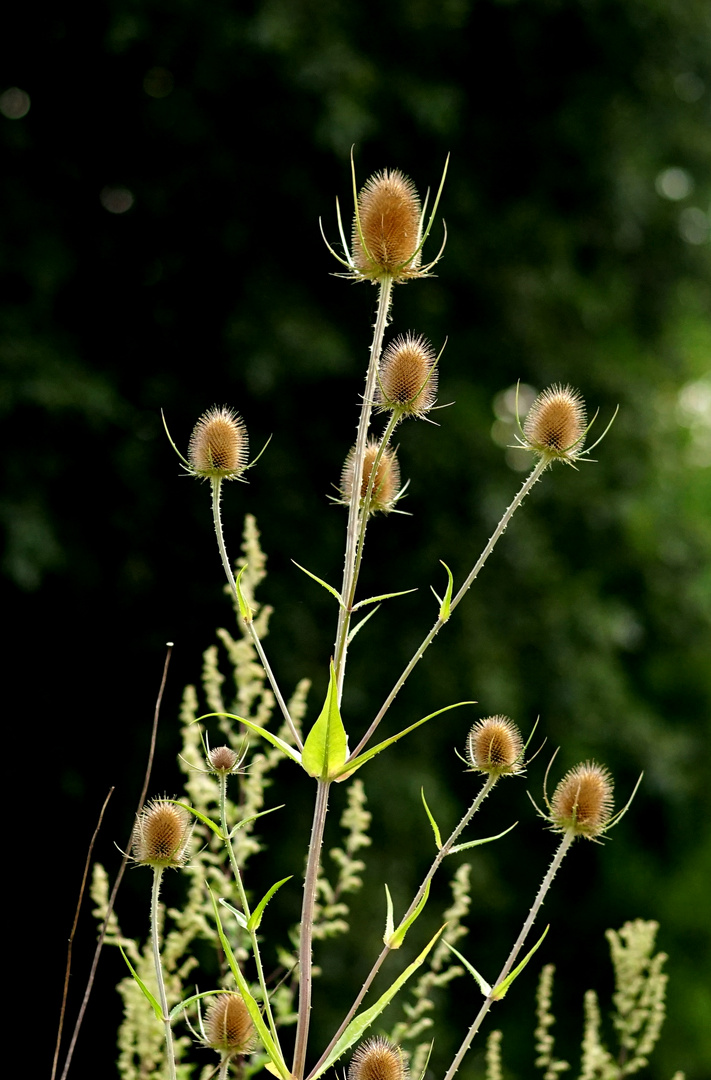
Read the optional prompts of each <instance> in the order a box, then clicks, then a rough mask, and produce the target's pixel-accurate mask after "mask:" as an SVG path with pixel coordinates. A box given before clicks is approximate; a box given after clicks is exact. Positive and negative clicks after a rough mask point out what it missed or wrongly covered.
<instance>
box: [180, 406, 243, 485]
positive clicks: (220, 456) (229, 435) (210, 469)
mask: <svg viewBox="0 0 711 1080" xmlns="http://www.w3.org/2000/svg"><path fill="white" fill-rule="evenodd" d="M248 457H249V441H248V437H247V428H246V427H245V425H244V421H243V420H242V418H241V416H240V415H239V413H237V412H235V410H234V409H231V408H230V407H229V406H227V405H219V406H218V405H214V406H213V407H212V408H211V409H208V410H207V412H205V413H203V415H202V416H201V417H200V419H199V420H198V422H197V424H196V425H195V427H194V428H193V433H192V435H191V436H190V443H189V445H188V463H189V469H190V472H191V473H192V475H193V476H199V477H203V478H205V479H211V480H236V479H237V478H238V477H239V476H240V474H241V473H243V472H244V470H245V469H246V467H247V462H248Z"/></svg>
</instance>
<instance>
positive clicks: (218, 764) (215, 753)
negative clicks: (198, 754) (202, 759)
mask: <svg viewBox="0 0 711 1080" xmlns="http://www.w3.org/2000/svg"><path fill="white" fill-rule="evenodd" d="M207 760H208V762H209V763H210V768H212V769H214V770H215V772H218V773H229V772H232V770H233V769H234V767H235V765H236V764H237V762H238V761H239V757H238V756H237V754H236V753H235V752H234V750H233V749H232V748H231V747H230V746H216V747H215V748H214V749H213V750H211V751H210V753H209V754H208V755H207Z"/></svg>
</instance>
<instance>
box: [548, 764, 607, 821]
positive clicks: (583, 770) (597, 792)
mask: <svg viewBox="0 0 711 1080" xmlns="http://www.w3.org/2000/svg"><path fill="white" fill-rule="evenodd" d="M612 788H613V785H612V777H611V775H610V773H609V772H608V770H607V769H606V768H605V767H604V766H602V765H596V764H595V763H594V762H592V761H589V762H585V764H584V765H576V766H575V768H574V769H571V770H570V771H569V772H567V773H566V774H565V776H564V777H563V779H562V780H561V781H560V783H559V784H558V786H557V788H556V789H555V791H554V793H553V798H552V799H551V803H550V821H551V824H552V825H553V827H554V829H555V830H556V831H558V832H563V833H572V834H573V835H574V836H585V837H587V838H588V839H594V838H595V837H596V836H600V835H601V834H602V833H604V832H605V831H606V829H607V828H608V827H609V825H610V824H611V823H612V810H613V799H612Z"/></svg>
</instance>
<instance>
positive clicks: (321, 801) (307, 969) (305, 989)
mask: <svg viewBox="0 0 711 1080" xmlns="http://www.w3.org/2000/svg"><path fill="white" fill-rule="evenodd" d="M317 785H318V786H317V789H316V804H315V806H314V819H313V824H312V826H311V841H310V843H309V854H308V859H307V861H306V874H305V876H304V899H303V904H302V907H301V936H300V940H299V1016H298V1020H297V1024H296V1042H295V1045H294V1063H293V1065H292V1069H291V1072H292V1076H293V1077H294V1080H302V1077H303V1075H304V1067H305V1064H306V1044H307V1042H308V1038H309V1023H310V1021H311V985H312V981H313V980H312V973H311V947H312V942H313V932H314V906H315V904H316V884H317V881H318V868H319V862H320V859H321V846H322V844H323V831H324V827H325V824H326V813H327V811H328V792H329V788H330V786H331V785H330V781H329V780H318V781H317Z"/></svg>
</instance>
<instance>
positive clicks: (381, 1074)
mask: <svg viewBox="0 0 711 1080" xmlns="http://www.w3.org/2000/svg"><path fill="white" fill-rule="evenodd" d="M407 1075H408V1072H407V1067H406V1065H405V1057H404V1054H403V1052H402V1050H401V1049H400V1047H399V1046H395V1045H394V1044H393V1043H391V1042H389V1041H388V1040H387V1039H384V1038H382V1036H377V1037H376V1038H374V1039H367V1040H366V1041H365V1042H363V1043H361V1044H360V1046H359V1047H358V1049H357V1050H356V1052H355V1054H354V1055H353V1057H352V1059H351V1064H350V1068H349V1069H348V1080H407Z"/></svg>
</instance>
